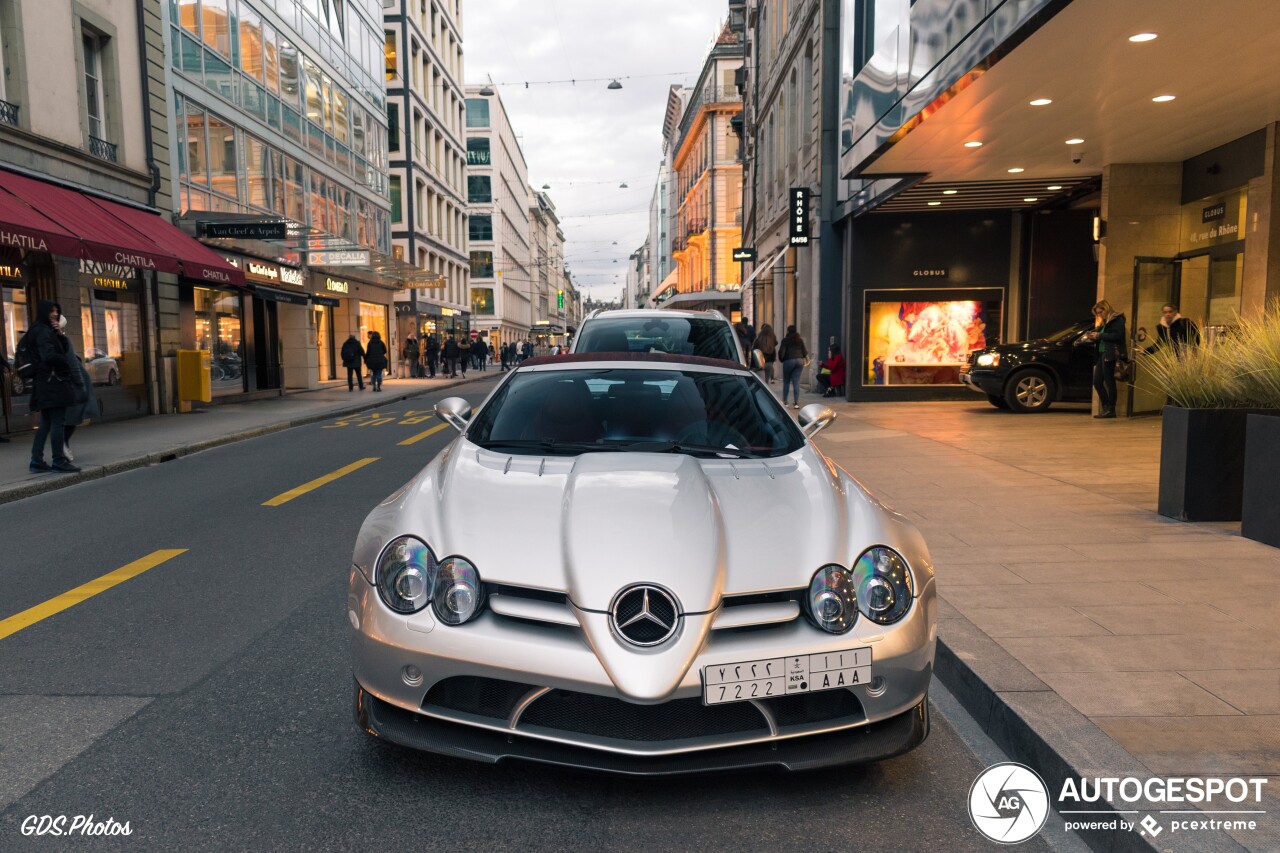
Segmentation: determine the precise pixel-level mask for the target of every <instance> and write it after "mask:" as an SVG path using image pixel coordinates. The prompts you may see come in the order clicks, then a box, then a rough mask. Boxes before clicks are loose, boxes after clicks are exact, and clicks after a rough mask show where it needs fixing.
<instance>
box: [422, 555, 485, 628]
mask: <svg viewBox="0 0 1280 853" xmlns="http://www.w3.org/2000/svg"><path fill="white" fill-rule="evenodd" d="M483 604H484V589H483V588H482V587H481V586H480V573H479V572H477V571H476V567H475V566H473V565H471V563H470V562H469V561H467V560H464V559H463V558H462V557H449V558H448V559H446V560H445V561H444V562H443V563H441V564H440V568H439V570H437V572H436V578H435V588H434V591H433V592H432V594H431V609H432V610H434V611H435V614H436V616H438V617H439V619H440V621H441V622H443V623H445V624H446V625H461V624H462V623H464V622H466V621H468V620H470V619H472V618H474V617H475V615H476V614H477V613H479V612H480V608H481V606H482V605H483Z"/></svg>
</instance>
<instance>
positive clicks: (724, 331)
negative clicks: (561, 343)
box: [569, 308, 744, 364]
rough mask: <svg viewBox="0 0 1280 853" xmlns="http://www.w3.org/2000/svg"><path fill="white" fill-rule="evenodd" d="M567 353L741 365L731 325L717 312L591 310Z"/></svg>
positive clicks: (737, 345) (650, 309) (736, 338)
mask: <svg viewBox="0 0 1280 853" xmlns="http://www.w3.org/2000/svg"><path fill="white" fill-rule="evenodd" d="M569 351H570V352H660V353H669V354H671V355H696V356H700V357H702V358H722V359H725V360H727V361H736V362H737V363H739V364H743V363H744V361H743V352H742V348H741V347H740V346H739V344H738V336H737V335H736V334H735V333H734V331H733V325H732V324H731V323H730V322H729V320H728V319H727V318H726V317H725V316H724V315H723V314H721V313H720V312H719V311H668V310H666V309H662V308H633V309H628V310H615V311H605V310H599V311H593V312H591V313H590V314H588V315H587V317H586V319H585V320H583V321H582V325H581V327H580V328H579V329H578V333H577V335H575V336H574V339H573V346H572V347H571V348H570V350H569Z"/></svg>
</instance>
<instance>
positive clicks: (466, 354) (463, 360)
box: [458, 333, 471, 379]
mask: <svg viewBox="0 0 1280 853" xmlns="http://www.w3.org/2000/svg"><path fill="white" fill-rule="evenodd" d="M470 364H471V338H470V337H469V336H468V335H466V334H465V333H464V334H463V336H462V338H461V339H459V341H458V367H459V369H461V370H462V378H463V379H466V378H467V367H468V366H470Z"/></svg>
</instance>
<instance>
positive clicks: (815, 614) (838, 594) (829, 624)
mask: <svg viewBox="0 0 1280 853" xmlns="http://www.w3.org/2000/svg"><path fill="white" fill-rule="evenodd" d="M805 604H806V605H807V610H808V613H809V618H810V619H812V620H813V624H815V625H817V626H818V627H819V628H821V629H822V630H824V631H829V632H830V633H832V634H843V633H844V632H845V631H848V630H849V629H850V628H852V627H853V623H854V622H855V621H857V619H858V600H857V595H856V593H855V592H854V586H853V576H852V573H851V572H850V571H849V570H848V569H846V568H845V567H844V566H823V567H822V568H820V569H818V571H817V572H815V573H814V575H813V580H812V581H810V582H809V595H808V596H807V597H806V598H805Z"/></svg>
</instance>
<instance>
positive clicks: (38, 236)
mask: <svg viewBox="0 0 1280 853" xmlns="http://www.w3.org/2000/svg"><path fill="white" fill-rule="evenodd" d="M0 245H4V246H10V247H12V248H15V249H28V250H30V251H33V252H52V253H53V254H55V255H67V256H69V257H79V256H80V240H79V238H77V237H76V235H74V234H72V233H71V232H70V231H68V230H66V229H65V228H63V227H62V226H60V225H58V224H57V223H55V222H54V221H53V220H51V219H49V218H47V217H44V216H41V215H40V214H39V213H36V212H35V211H34V210H32V209H31V206H30V205H28V204H27V203H26V202H24V201H23V200H22V199H20V198H18V197H17V196H15V195H11V194H9V193H7V192H3V191H0Z"/></svg>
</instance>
